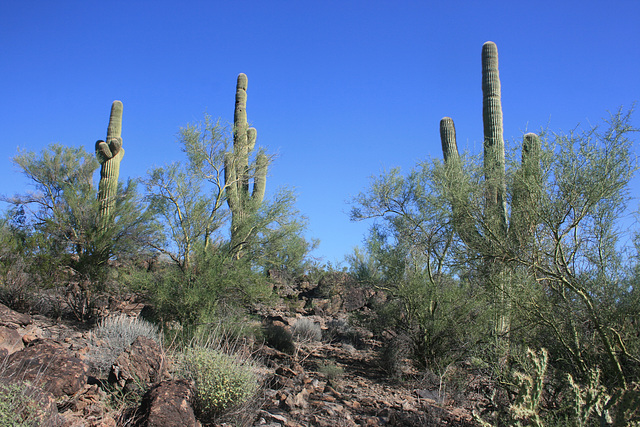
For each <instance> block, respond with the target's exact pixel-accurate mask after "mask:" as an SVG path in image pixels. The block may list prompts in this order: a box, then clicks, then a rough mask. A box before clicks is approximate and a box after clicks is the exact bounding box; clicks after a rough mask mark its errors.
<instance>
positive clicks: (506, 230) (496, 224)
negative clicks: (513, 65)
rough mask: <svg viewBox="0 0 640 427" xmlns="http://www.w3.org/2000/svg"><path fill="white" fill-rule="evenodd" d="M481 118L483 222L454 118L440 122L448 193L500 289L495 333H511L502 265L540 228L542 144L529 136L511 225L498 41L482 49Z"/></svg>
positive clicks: (488, 276) (460, 229) (466, 236)
mask: <svg viewBox="0 0 640 427" xmlns="http://www.w3.org/2000/svg"><path fill="white" fill-rule="evenodd" d="M482 94H483V102H482V106H483V108H482V117H483V128H484V162H483V163H484V165H483V168H484V176H485V188H484V191H485V205H484V215H483V218H482V220H481V223H480V224H478V222H477V221H476V218H475V217H474V216H473V215H472V210H471V206H470V203H469V200H468V198H467V197H468V196H467V193H466V192H465V191H461V185H462V183H463V181H464V178H463V171H462V162H461V160H460V156H459V154H458V147H457V142H456V134H455V127H454V123H453V120H452V119H451V118H449V117H445V118H443V119H442V120H441V121H440V140H441V143H442V153H443V157H444V161H445V167H446V174H447V175H446V180H447V183H446V184H447V193H448V195H449V199H450V203H451V205H452V211H453V224H454V227H455V229H456V231H457V233H458V234H459V235H460V238H461V239H462V240H463V241H464V243H465V244H466V245H467V246H468V247H469V248H471V249H472V250H474V251H477V252H479V253H481V254H482V255H483V256H484V259H485V266H484V280H485V281H486V282H487V283H488V284H490V285H491V286H493V288H494V289H495V290H496V291H497V295H496V304H497V305H498V307H497V308H498V315H497V318H496V332H497V333H498V334H500V335H502V334H505V333H507V332H508V328H509V314H508V312H509V304H508V301H507V299H506V291H507V290H506V288H505V287H506V286H507V284H506V282H507V281H508V274H507V269H506V267H505V265H504V264H503V263H502V262H501V261H500V258H501V257H503V256H504V250H505V249H506V250H507V251H511V252H512V255H515V253H518V252H521V251H522V249H523V248H524V247H525V246H526V243H527V241H528V240H529V238H530V236H531V233H532V232H533V228H534V227H535V221H536V219H535V214H534V209H535V206H536V205H537V201H536V198H537V196H536V195H537V194H539V193H538V188H539V182H540V179H541V178H540V175H541V172H540V141H539V139H538V136H537V135H536V134H533V133H528V134H527V135H525V137H524V142H523V149H522V166H521V169H520V170H519V171H518V173H517V174H516V182H515V184H514V193H513V199H512V206H511V207H512V209H511V221H510V222H508V221H507V204H506V201H507V200H506V199H507V196H506V194H507V184H506V171H505V146H504V137H503V118H502V103H501V100H500V96H501V95H500V77H499V73H498V49H497V47H496V45H495V43H493V42H486V43H485V44H484V45H483V47H482Z"/></svg>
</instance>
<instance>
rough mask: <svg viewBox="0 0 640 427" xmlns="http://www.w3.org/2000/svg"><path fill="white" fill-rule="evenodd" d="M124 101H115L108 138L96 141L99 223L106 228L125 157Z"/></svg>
mask: <svg viewBox="0 0 640 427" xmlns="http://www.w3.org/2000/svg"><path fill="white" fill-rule="evenodd" d="M121 132H122V102H120V101H113V104H112V105H111V115H110V116H109V126H108V127H107V140H106V141H103V140H98V141H97V142H96V157H97V158H98V162H100V165H101V168H100V183H99V186H98V201H99V204H100V207H99V212H98V223H99V224H100V228H101V229H103V230H104V228H105V227H106V224H107V222H108V220H109V218H110V216H111V215H112V214H113V210H114V207H115V203H116V195H117V192H118V175H119V174H120V161H121V160H122V157H124V149H123V148H122V138H121V136H120V135H121Z"/></svg>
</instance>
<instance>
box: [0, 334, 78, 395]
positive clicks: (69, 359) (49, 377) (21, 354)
mask: <svg viewBox="0 0 640 427" xmlns="http://www.w3.org/2000/svg"><path fill="white" fill-rule="evenodd" d="M87 371H88V368H87V365H85V364H84V363H83V362H82V361H81V360H80V359H78V358H77V357H74V356H73V355H72V353H71V352H70V351H69V349H68V348H66V347H65V346H63V345H62V344H60V343H58V342H56V341H53V340H49V339H38V340H35V341H33V342H32V343H31V345H30V346H29V347H26V348H24V349H22V350H20V351H17V352H15V353H13V354H12V355H10V356H9V357H8V359H7V366H6V368H5V370H4V372H3V373H2V377H4V378H7V379H9V380H10V381H29V382H31V383H32V384H34V385H35V386H38V387H40V388H41V389H42V390H44V391H46V392H49V393H51V394H53V395H54V396H55V397H61V396H65V395H69V396H71V395H73V394H75V393H76V392H78V391H79V390H80V389H82V387H83V386H84V385H85V384H86V382H87Z"/></svg>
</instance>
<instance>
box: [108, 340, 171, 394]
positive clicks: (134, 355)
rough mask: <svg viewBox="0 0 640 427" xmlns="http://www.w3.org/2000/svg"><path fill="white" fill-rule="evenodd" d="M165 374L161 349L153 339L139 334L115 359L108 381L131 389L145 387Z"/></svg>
mask: <svg viewBox="0 0 640 427" xmlns="http://www.w3.org/2000/svg"><path fill="white" fill-rule="evenodd" d="M164 375H166V366H165V358H164V354H163V353H162V349H161V348H160V346H159V345H158V343H156V342H155V341H154V340H152V339H150V338H147V337H143V336H139V337H138V338H136V340H135V341H134V342H133V343H132V344H131V346H129V348H128V349H126V350H125V351H123V352H122V353H121V354H120V356H118V358H117V359H116V361H115V362H114V363H113V366H112V367H111V372H110V373H109V382H111V383H116V384H118V386H120V387H122V388H125V389H127V390H128V391H133V390H134V389H137V388H146V387H148V386H150V385H151V384H154V383H156V382H158V381H160V380H161V379H162V378H163V376H164Z"/></svg>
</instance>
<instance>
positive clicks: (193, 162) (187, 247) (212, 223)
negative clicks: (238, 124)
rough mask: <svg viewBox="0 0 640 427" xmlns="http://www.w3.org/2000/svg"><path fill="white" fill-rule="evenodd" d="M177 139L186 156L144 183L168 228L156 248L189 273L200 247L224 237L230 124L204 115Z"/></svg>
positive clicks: (156, 170)
mask: <svg viewBox="0 0 640 427" xmlns="http://www.w3.org/2000/svg"><path fill="white" fill-rule="evenodd" d="M178 143H179V144H180V145H181V146H182V150H183V152H184V153H185V154H186V155H187V160H188V161H187V162H186V163H177V162H176V163H172V164H171V165H168V166H164V167H156V168H153V169H151V170H150V171H149V173H148V176H147V178H146V180H145V184H146V187H147V200H148V201H149V202H150V204H151V206H152V208H153V211H154V212H155V213H156V215H158V216H159V217H160V218H161V223H162V224H163V225H164V228H165V236H166V241H165V242H164V243H165V244H163V245H159V246H158V247H157V249H158V250H159V251H161V252H163V253H164V254H166V255H168V256H169V257H170V258H171V259H172V260H173V261H174V263H175V264H176V265H177V266H178V267H179V268H180V269H181V270H182V271H183V272H186V271H188V270H189V269H190V267H191V266H192V259H193V258H194V256H195V255H196V253H195V251H196V250H197V249H198V248H200V249H202V250H204V251H207V250H213V246H214V243H215V242H218V243H219V242H220V240H221V239H222V236H221V235H220V228H221V227H222V226H223V225H224V224H225V222H226V220H227V218H228V212H227V211H226V210H225V209H224V200H225V196H226V189H227V184H226V182H225V181H224V178H223V175H224V167H225V156H226V153H227V151H228V147H229V138H228V132H227V127H226V126H225V125H224V124H223V123H222V122H221V121H220V120H217V121H214V120H212V118H211V116H209V115H205V117H204V120H203V121H201V122H198V123H194V124H188V125H187V126H186V127H183V128H181V129H180V131H179V133H178ZM218 249H219V248H218Z"/></svg>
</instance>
